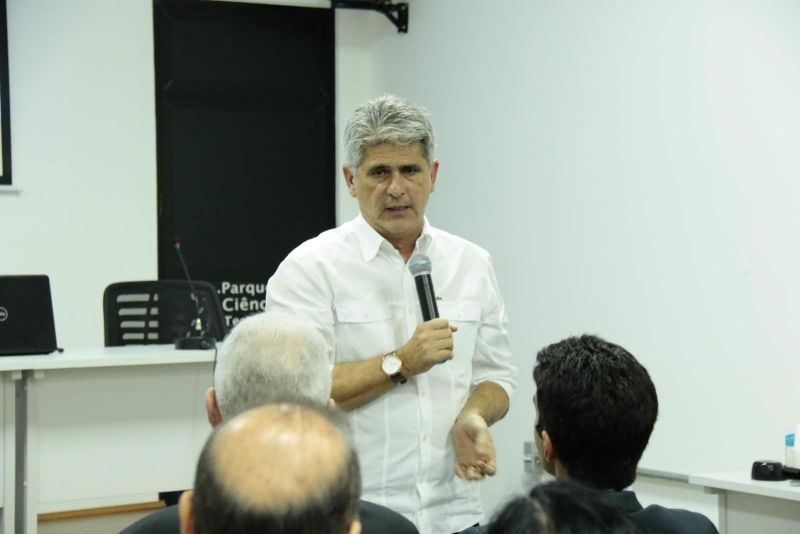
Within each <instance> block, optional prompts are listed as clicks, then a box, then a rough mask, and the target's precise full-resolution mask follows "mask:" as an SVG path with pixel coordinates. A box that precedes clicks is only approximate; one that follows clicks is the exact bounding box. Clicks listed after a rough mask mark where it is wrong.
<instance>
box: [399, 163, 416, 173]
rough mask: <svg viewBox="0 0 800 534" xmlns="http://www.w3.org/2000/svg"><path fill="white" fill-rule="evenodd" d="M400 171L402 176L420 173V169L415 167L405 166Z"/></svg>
mask: <svg viewBox="0 0 800 534" xmlns="http://www.w3.org/2000/svg"><path fill="white" fill-rule="evenodd" d="M400 171H401V172H402V173H403V174H416V173H418V172H420V168H419V167H417V166H416V165H407V166H405V167H402V168H401V169H400Z"/></svg>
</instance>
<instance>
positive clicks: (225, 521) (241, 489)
mask: <svg viewBox="0 0 800 534" xmlns="http://www.w3.org/2000/svg"><path fill="white" fill-rule="evenodd" d="M345 425H346V423H345V422H344V419H343V415H341V414H340V413H338V412H336V411H334V410H328V409H325V408H324V407H319V406H310V405H308V406H302V405H296V404H272V405H267V406H262V407H260V408H255V409H252V410H248V411H246V412H243V413H242V414H240V415H238V416H237V417H234V418H233V419H231V420H229V421H227V422H226V423H224V424H223V425H222V426H221V427H219V429H218V430H217V431H216V432H215V433H214V434H212V436H211V438H210V439H209V441H208V442H207V443H206V446H205V448H204V449H203V453H202V455H201V456H200V461H199V463H198V466H197V478H196V480H195V494H194V497H193V499H192V505H191V508H192V510H193V516H194V522H193V523H194V527H195V528H194V531H195V532H202V533H209V534H211V533H216V532H231V531H234V532H238V531H241V532H248V531H251V530H252V531H255V530H257V529H258V530H263V531H267V532H276V533H278V532H287V533H288V532H315V533H325V532H331V533H333V532H336V533H342V532H347V531H348V529H349V528H350V527H352V526H353V525H354V523H357V521H356V519H357V517H356V516H357V506H358V498H359V495H360V489H361V488H360V475H359V468H358V461H357V459H356V457H355V454H354V452H353V450H352V448H351V447H350V444H349V443H348V442H347V439H346V437H345V434H344V432H343V429H344V426H345Z"/></svg>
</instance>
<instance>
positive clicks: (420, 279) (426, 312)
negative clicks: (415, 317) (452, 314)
mask: <svg viewBox="0 0 800 534" xmlns="http://www.w3.org/2000/svg"><path fill="white" fill-rule="evenodd" d="M431 269H432V264H431V259H430V258H429V257H428V256H426V255H425V254H414V255H413V256H411V259H410V260H408V270H409V271H411V274H412V275H414V282H415V283H416V285H417V296H418V297H419V306H420V308H422V319H423V320H424V321H430V320H431V319H438V318H439V308H438V307H437V306H436V294H435V293H434V292H433V280H431Z"/></svg>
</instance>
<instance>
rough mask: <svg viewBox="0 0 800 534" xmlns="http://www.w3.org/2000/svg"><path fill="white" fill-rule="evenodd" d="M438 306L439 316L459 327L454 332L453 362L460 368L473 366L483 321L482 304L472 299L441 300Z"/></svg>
mask: <svg viewBox="0 0 800 534" xmlns="http://www.w3.org/2000/svg"><path fill="white" fill-rule="evenodd" d="M437 307H438V308H439V317H441V318H443V319H447V320H448V321H449V322H450V323H451V324H454V325H455V326H457V327H458V331H457V332H455V333H454V334H453V362H454V363H455V364H456V366H457V367H459V368H471V364H472V357H473V356H474V355H475V343H476V341H477V337H478V327H479V326H480V322H481V312H482V309H481V305H480V304H479V303H478V302H475V301H470V300H441V301H439V302H437Z"/></svg>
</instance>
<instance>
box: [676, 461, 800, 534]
mask: <svg viewBox="0 0 800 534" xmlns="http://www.w3.org/2000/svg"><path fill="white" fill-rule="evenodd" d="M689 483H690V484H695V485H698V486H703V487H705V488H706V491H709V492H713V493H718V494H719V495H720V508H721V509H720V534H739V533H753V532H758V534H773V533H774V534H784V533H788V532H800V486H794V485H792V484H791V483H790V481H788V480H784V481H781V482H762V481H758V480H751V479H750V471H734V472H728V473H704V474H697V475H689Z"/></svg>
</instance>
